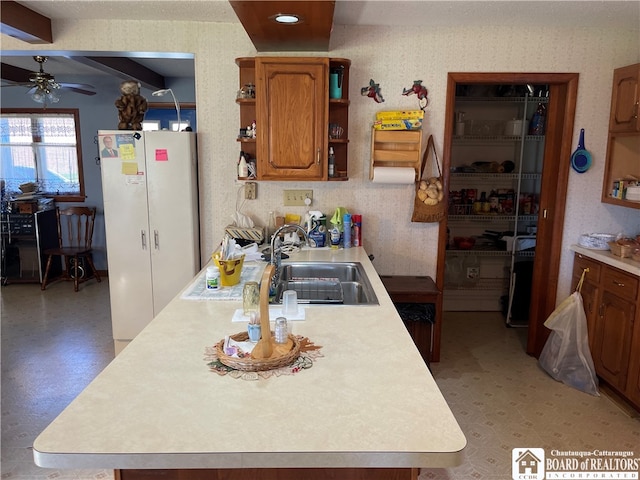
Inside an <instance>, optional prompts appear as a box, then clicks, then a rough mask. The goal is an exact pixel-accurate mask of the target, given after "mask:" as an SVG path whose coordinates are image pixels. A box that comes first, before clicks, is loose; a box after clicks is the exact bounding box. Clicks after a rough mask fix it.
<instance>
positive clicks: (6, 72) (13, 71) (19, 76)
mask: <svg viewBox="0 0 640 480" xmlns="http://www.w3.org/2000/svg"><path fill="white" fill-rule="evenodd" d="M32 73H33V72H31V71H29V70H25V69H24V68H20V67H16V66H13V65H9V64H6V63H0V75H1V76H2V79H3V80H8V81H9V82H20V83H24V82H27V81H29V76H30V75H32Z"/></svg>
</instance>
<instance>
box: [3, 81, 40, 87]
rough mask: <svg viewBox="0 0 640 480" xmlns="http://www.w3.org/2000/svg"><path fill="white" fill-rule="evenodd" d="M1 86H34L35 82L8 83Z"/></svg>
mask: <svg viewBox="0 0 640 480" xmlns="http://www.w3.org/2000/svg"><path fill="white" fill-rule="evenodd" d="M0 87H2V88H4V87H33V83H31V82H26V83H8V84H6V85H0Z"/></svg>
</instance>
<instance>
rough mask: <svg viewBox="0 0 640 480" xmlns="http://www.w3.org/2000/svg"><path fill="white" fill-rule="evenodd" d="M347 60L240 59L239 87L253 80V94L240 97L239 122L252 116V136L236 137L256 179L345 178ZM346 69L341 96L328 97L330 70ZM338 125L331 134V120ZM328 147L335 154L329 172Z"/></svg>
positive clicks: (316, 58) (238, 60)
mask: <svg viewBox="0 0 640 480" xmlns="http://www.w3.org/2000/svg"><path fill="white" fill-rule="evenodd" d="M350 63H351V62H350V61H349V60H344V59H329V58H326V57H256V58H239V59H237V60H236V64H237V65H238V66H239V67H240V86H241V87H242V86H244V85H246V84H249V83H253V84H254V85H255V98H249V99H244V98H239V99H238V100H237V103H238V104H239V105H240V123H241V127H242V128H245V127H246V126H247V125H250V124H251V123H252V122H253V121H254V120H255V121H256V130H257V135H256V138H255V139H247V138H243V137H240V136H239V137H238V140H239V141H240V142H241V144H242V147H241V150H243V151H244V152H245V153H248V154H249V156H250V157H251V158H256V159H257V179H258V180H307V181H320V180H346V179H347V178H348V176H347V144H348V122H349V117H348V107H349V100H348V95H349V84H348V77H349V66H350ZM337 66H342V67H343V68H344V70H343V72H344V76H343V85H342V95H343V98H341V99H330V98H329V71H330V69H331V68H333V67H337ZM330 124H337V125H339V126H340V127H341V128H342V135H341V136H340V137H339V138H329V125H330ZM329 146H332V147H333V149H334V154H335V157H336V172H337V176H336V177H335V178H331V179H329V177H328V153H329Z"/></svg>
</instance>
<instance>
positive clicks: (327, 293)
mask: <svg viewBox="0 0 640 480" xmlns="http://www.w3.org/2000/svg"><path fill="white" fill-rule="evenodd" d="M285 290H295V291H296V292H297V294H298V303H305V304H309V303H311V304H326V305H336V304H337V305H378V297H376V294H375V292H374V291H373V287H372V286H371V283H369V279H368V278H367V274H366V272H365V271H364V267H363V266H362V264H361V263H360V262H292V263H282V265H281V266H280V269H279V276H278V281H277V283H276V292H275V298H274V303H282V293H283V292H284V291H285Z"/></svg>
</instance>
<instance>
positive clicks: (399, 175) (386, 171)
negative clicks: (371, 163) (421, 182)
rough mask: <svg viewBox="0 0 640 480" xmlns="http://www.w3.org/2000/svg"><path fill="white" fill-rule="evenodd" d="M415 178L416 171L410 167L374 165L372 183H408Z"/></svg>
mask: <svg viewBox="0 0 640 480" xmlns="http://www.w3.org/2000/svg"><path fill="white" fill-rule="evenodd" d="M415 180H416V171H415V170H414V169H413V168H411V167H374V168H373V180H372V182H373V183H401V184H405V185H406V184H410V183H414V182H415Z"/></svg>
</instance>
